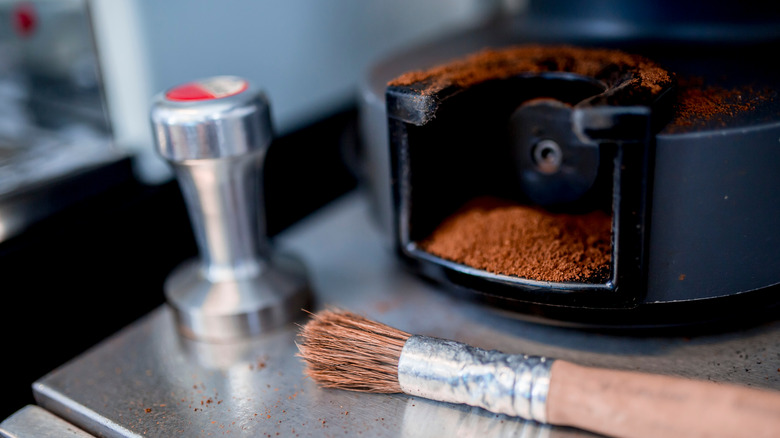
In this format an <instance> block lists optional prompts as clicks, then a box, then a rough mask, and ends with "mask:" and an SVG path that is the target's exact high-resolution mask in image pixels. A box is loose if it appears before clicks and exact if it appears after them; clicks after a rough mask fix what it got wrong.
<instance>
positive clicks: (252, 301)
mask: <svg viewBox="0 0 780 438" xmlns="http://www.w3.org/2000/svg"><path fill="white" fill-rule="evenodd" d="M151 121H152V128H153V130H154V137H155V142H156V145H157V151H158V152H159V154H160V155H161V156H162V157H163V158H165V159H166V160H167V161H168V162H169V163H170V164H171V165H172V167H173V169H174V172H175V174H176V177H177V180H178V183H179V186H180V188H181V191H182V194H183V196H184V200H185V202H186V205H187V209H188V212H189V217H190V221H191V224H192V228H193V231H194V234H195V239H196V241H197V245H198V249H199V252H200V257H199V258H198V259H193V260H189V261H186V262H184V263H183V264H182V265H180V266H178V267H177V268H176V269H175V270H174V271H173V272H172V273H171V274H170V275H169V277H168V278H167V280H166V282H165V296H166V299H167V302H168V304H169V305H170V306H171V307H172V308H173V310H174V315H175V317H176V320H177V324H178V327H179V330H180V331H181V332H182V333H183V334H184V335H186V336H188V337H192V338H195V339H199V340H207V341H222V340H229V339H235V338H241V337H246V336H251V335H254V334H257V333H261V332H264V331H267V330H270V329H272V328H274V327H277V326H279V325H282V324H284V323H286V322H288V321H290V320H292V319H294V318H295V317H297V316H298V315H299V314H300V312H301V309H302V308H303V307H305V306H306V305H307V304H308V302H309V299H310V292H309V283H308V280H307V275H306V270H305V267H304V266H303V264H302V263H301V262H300V261H298V260H297V259H296V258H294V257H292V256H290V255H282V254H277V253H276V252H274V251H272V250H271V248H270V245H269V244H268V240H267V237H266V233H265V226H264V224H265V214H264V213H265V212H264V209H263V202H262V190H261V187H262V186H261V184H262V178H261V177H262V165H263V163H264V159H265V153H266V150H267V149H268V147H269V145H270V143H271V141H272V138H273V133H272V128H271V119H270V108H269V104H268V101H267V99H266V98H265V96H264V95H263V93H262V92H260V91H258V90H256V89H254V87H253V86H252V85H251V84H250V83H249V82H248V81H246V80H245V79H242V78H239V77H235V76H217V77H213V78H208V79H203V80H199V81H195V82H191V83H187V84H184V85H180V86H178V87H174V88H171V89H170V90H168V91H166V92H163V93H161V94H159V95H158V96H156V97H155V99H154V103H153V105H152V109H151Z"/></svg>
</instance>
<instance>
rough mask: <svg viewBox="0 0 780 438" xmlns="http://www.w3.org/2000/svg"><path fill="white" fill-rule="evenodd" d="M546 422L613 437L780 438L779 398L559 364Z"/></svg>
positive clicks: (725, 386)
mask: <svg viewBox="0 0 780 438" xmlns="http://www.w3.org/2000/svg"><path fill="white" fill-rule="evenodd" d="M547 420H548V422H549V423H551V424H555V425H561V426H573V427H577V428H580V429H585V430H589V431H593V432H598V433H601V434H605V435H608V436H614V437H636V438H644V437H647V438H651V437H652V438H655V437H686V438H696V437H708V438H714V437H751V438H752V437H778V436H780V394H778V393H773V392H770V391H765V390H759V389H751V388H746V387H742V386H736V385H729V384H719V383H712V382H704V381H695V380H688V379H683V378H675V377H668V376H658V375H649V374H642V373H637V372H629V371H616V370H607V369H599V368H588V367H583V366H579V365H575V364H572V363H569V362H566V361H563V360H557V361H555V362H554V363H553V365H552V370H551V375H550V391H549V393H548V397H547Z"/></svg>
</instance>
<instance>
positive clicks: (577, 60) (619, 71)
mask: <svg viewBox="0 0 780 438" xmlns="http://www.w3.org/2000/svg"><path fill="white" fill-rule="evenodd" d="M542 72H569V73H576V74H580V75H583V76H590V77H593V78H596V79H599V80H601V81H603V82H604V83H605V84H606V85H607V86H608V87H612V86H616V85H617V84H618V83H620V86H621V87H623V86H629V87H633V88H642V89H645V90H648V91H650V92H651V93H659V92H661V91H662V90H663V89H664V87H666V86H668V85H670V84H671V83H672V77H671V75H670V74H669V72H667V71H666V70H665V69H663V68H661V67H660V66H658V65H657V64H656V63H655V62H653V61H651V60H649V59H647V58H644V57H641V56H638V55H632V54H628V53H625V52H622V51H619V50H610V49H591V48H582V47H573V46H542V45H523V46H513V47H508V48H505V49H501V50H496V49H486V50H483V51H481V52H477V53H474V54H472V55H469V56H467V57H464V58H463V59H459V60H455V61H452V62H450V63H447V64H444V65H439V66H436V67H433V68H431V69H428V70H424V71H412V72H408V73H405V74H403V75H401V76H399V77H397V78H395V79H394V80H392V81H390V82H389V83H388V85H390V86H401V87H403V86H410V85H413V84H418V85H419V84H425V86H424V88H423V89H421V90H419V92H420V93H421V94H423V95H430V94H434V93H436V92H439V91H441V90H443V89H445V88H447V87H449V86H453V85H454V86H458V87H462V88H467V87H470V86H472V85H475V84H478V83H481V82H485V81H488V80H493V79H506V78H508V77H511V76H515V75H518V74H522V73H542ZM624 82H625V83H624Z"/></svg>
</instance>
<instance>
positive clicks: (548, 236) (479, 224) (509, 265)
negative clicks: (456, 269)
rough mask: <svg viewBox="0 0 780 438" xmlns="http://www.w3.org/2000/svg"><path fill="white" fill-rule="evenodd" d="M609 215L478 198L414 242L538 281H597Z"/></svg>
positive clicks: (605, 264)
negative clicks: (580, 213)
mask: <svg viewBox="0 0 780 438" xmlns="http://www.w3.org/2000/svg"><path fill="white" fill-rule="evenodd" d="M611 225H612V219H611V218H610V216H609V215H607V214H606V213H604V212H601V211H594V212H590V213H587V214H582V215H572V214H562V213H550V212H547V211H545V210H542V209H540V208H538V207H531V206H523V205H517V204H513V203H510V202H506V201H503V200H498V199H494V198H479V199H476V200H473V201H471V202H469V203H467V204H466V205H465V206H464V207H463V208H461V209H460V210H459V211H457V212H456V213H455V214H453V215H452V216H450V217H448V218H447V219H446V220H445V221H444V222H443V223H442V224H441V225H440V226H439V227H438V228H437V229H436V230H435V231H434V232H433V233H432V234H431V236H429V237H428V238H427V239H425V240H424V241H422V242H420V247H421V248H422V249H423V250H425V251H427V252H429V253H431V254H433V255H436V256H439V257H441V258H444V259H447V260H451V261H454V262H456V263H460V264H464V265H467V266H471V267H473V268H477V269H483V270H486V271H488V272H491V273H494V274H503V275H510V276H516V277H522V278H527V279H531V280H540V281H555V282H567V281H576V282H588V281H590V280H593V279H594V278H597V279H598V280H599V281H601V280H603V277H604V275H605V273H608V272H609V268H610V259H611Z"/></svg>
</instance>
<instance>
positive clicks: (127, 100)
mask: <svg viewBox="0 0 780 438" xmlns="http://www.w3.org/2000/svg"><path fill="white" fill-rule="evenodd" d="M523 7H524V2H522V1H514V0H508V1H502V0H492V1H485V0H397V1H394V2H384V1H380V0H330V1H327V2H322V1H314V0H291V1H285V2H272V1H256V0H220V1H216V0H213V1H205V0H198V1H193V0H166V1H156V0H34V1H32V0H31V1H18V0H0V291H1V292H2V294H1V295H0V296H2V301H0V311H1V313H0V333H2V339H3V341H2V345H3V355H2V356H3V360H2V365H1V366H2V367H3V376H4V377H5V380H6V384H5V385H4V388H3V389H4V391H3V399H2V401H1V402H0V419H2V418H5V417H7V416H8V415H10V414H11V413H13V412H14V411H15V410H17V409H19V408H21V407H22V406H24V405H25V404H28V403H33V400H32V391H31V389H30V385H31V383H32V382H33V381H35V380H36V379H37V378H39V377H41V376H43V375H44V374H46V373H48V372H49V371H51V370H53V369H54V368H56V367H57V366H59V365H61V364H63V363H65V362H66V361H67V360H69V359H71V358H73V357H75V356H77V355H78V354H80V353H81V352H83V351H84V350H86V349H87V348H89V347H91V346H93V345H95V344H96V343H98V342H99V341H101V340H103V339H105V338H106V337H108V336H110V335H111V334H112V333H114V332H116V331H117V330H119V329H121V328H122V327H124V326H125V325H127V324H129V323H131V322H132V321H134V320H136V319H138V318H139V317H141V316H143V315H144V314H146V313H147V312H148V311H150V310H151V309H153V308H154V307H156V306H158V305H160V304H162V303H163V300H164V298H163V290H162V287H163V282H164V280H165V277H166V276H167V275H168V273H169V272H170V271H171V270H172V269H173V268H174V267H175V266H176V265H178V264H179V263H180V262H181V261H182V260H184V259H186V258H188V257H191V256H194V255H195V254H196V251H197V250H196V247H195V243H194V240H193V237H192V232H191V229H190V225H189V220H188V218H187V214H186V211H185V208H184V205H183V203H182V200H181V197H180V193H179V189H178V186H177V184H176V182H175V181H174V180H173V179H172V174H171V172H170V169H169V168H168V166H167V164H166V163H165V162H164V161H162V160H161V159H160V158H158V157H157V155H156V153H155V152H154V150H153V144H152V137H151V130H150V125H149V107H150V103H151V100H152V97H153V96H154V95H155V94H156V93H159V92H162V91H164V90H166V89H167V88H169V87H172V86H175V85H178V84H180V83H183V82H188V81H191V80H195V79H199V78H203V77H208V76H213V75H221V74H229V75H238V76H243V77H245V78H247V79H249V80H250V81H252V82H253V83H255V84H256V85H257V86H258V87H259V88H261V89H263V90H265V92H266V94H267V96H268V98H269V99H270V101H271V111H272V120H273V123H274V126H275V130H276V140H275V142H274V143H273V145H272V147H271V149H270V150H269V152H268V156H267V161H266V171H265V175H264V178H265V205H266V212H267V226H268V234H269V235H270V236H275V235H277V234H278V233H280V232H282V231H283V230H284V229H286V228H287V227H289V226H291V225H293V224H295V223H296V222H297V221H299V220H301V219H302V218H304V217H306V216H308V215H309V214H311V213H312V212H314V211H316V210H317V209H318V208H320V207H322V206H323V205H326V204H327V203H329V202H330V201H332V200H334V199H336V198H338V197H339V196H341V195H343V194H345V193H347V192H349V191H352V190H354V189H355V188H357V187H358V186H359V178H358V175H357V173H358V172H359V171H358V170H357V165H356V163H357V162H358V161H359V160H360V156H361V153H362V152H361V138H360V135H359V130H358V120H357V119H358V109H357V106H358V94H359V84H360V81H361V80H363V79H364V78H365V77H366V72H367V70H368V69H370V67H371V66H372V65H373V63H375V62H377V61H378V60H379V59H382V58H383V57H386V56H389V55H390V54H392V53H394V52H395V51H399V50H403V49H404V48H406V47H410V46H414V45H418V44H421V43H424V42H425V41H427V40H429V39H432V38H441V37H443V36H445V35H447V34H448V33H451V32H458V31H461V30H463V29H467V28H469V27H472V26H478V25H483V24H484V23H486V22H489V21H490V20H493V19H495V18H496V17H498V16H502V15H504V14H506V13H507V12H515V11H517V10H521V9H522V8H523Z"/></svg>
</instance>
